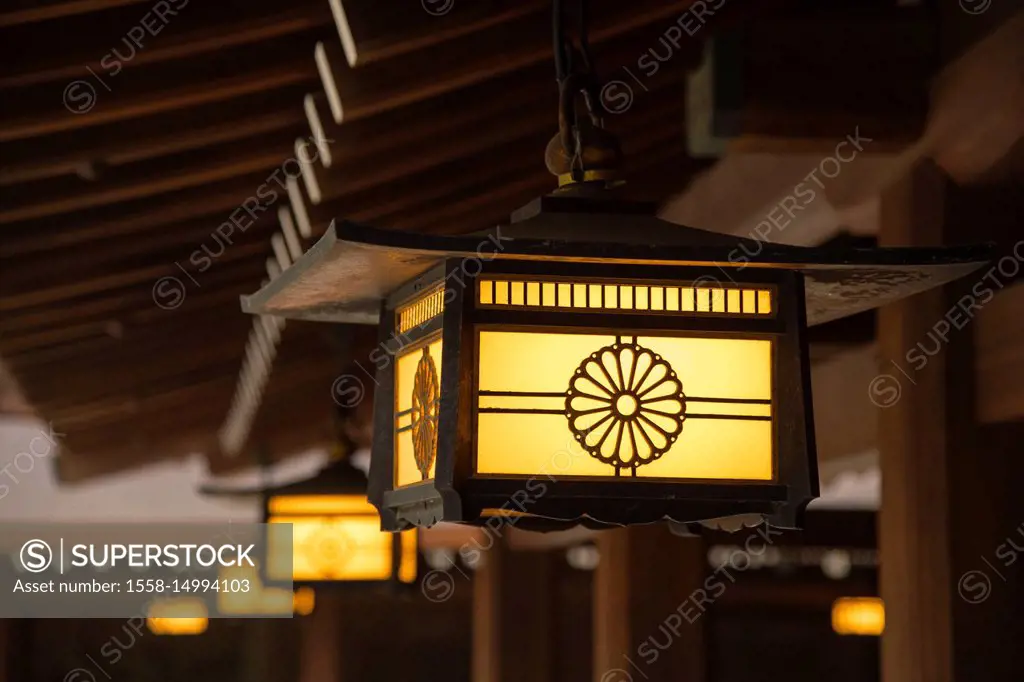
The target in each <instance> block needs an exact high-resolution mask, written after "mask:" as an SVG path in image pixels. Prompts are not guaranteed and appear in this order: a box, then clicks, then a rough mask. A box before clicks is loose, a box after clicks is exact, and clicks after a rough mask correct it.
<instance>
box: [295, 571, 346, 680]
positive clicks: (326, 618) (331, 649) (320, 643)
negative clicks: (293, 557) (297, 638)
mask: <svg viewBox="0 0 1024 682" xmlns="http://www.w3.org/2000/svg"><path fill="white" fill-rule="evenodd" d="M341 619H342V607H341V595H340V594H338V593H337V592H333V593H332V592H331V591H330V590H320V591H318V592H317V594H316V609H314V611H313V613H311V614H310V615H309V616H306V617H305V618H304V619H303V620H304V622H303V623H302V625H303V629H302V644H301V647H300V652H301V653H300V654H299V678H298V682H341V680H342V655H341V652H342V641H341V635H342V633H341V629H342V628H341Z"/></svg>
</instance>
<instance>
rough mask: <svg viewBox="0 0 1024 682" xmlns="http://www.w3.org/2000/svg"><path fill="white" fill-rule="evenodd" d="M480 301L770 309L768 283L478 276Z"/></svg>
mask: <svg viewBox="0 0 1024 682" xmlns="http://www.w3.org/2000/svg"><path fill="white" fill-rule="evenodd" d="M477 292H478V295H477V303H478V304H479V305H480V306H481V307H490V306H524V307H530V308H585V309H588V310H620V311H629V312H649V311H653V312H667V313H693V312H697V313H709V314H715V315H723V314H729V315H732V314H735V315H771V314H772V294H771V291H770V290H768V289H748V288H736V287H728V288H726V287H713V286H699V287H696V288H695V287H691V286H676V285H660V284H618V283H616V284H609V283H606V282H593V283H591V282H586V283H583V282H537V281H523V280H509V279H482V280H480V281H479V284H478V288H477Z"/></svg>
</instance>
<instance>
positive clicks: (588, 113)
mask: <svg viewBox="0 0 1024 682" xmlns="http://www.w3.org/2000/svg"><path fill="white" fill-rule="evenodd" d="M587 1H588V0H577V7H578V12H577V16H576V19H577V21H576V23H577V35H576V42H575V43H574V42H573V41H572V39H571V38H570V37H569V35H568V33H567V31H566V24H567V21H566V18H567V17H566V12H565V6H564V4H563V1H562V0H553V11H552V28H553V31H552V33H553V43H554V52H555V77H556V79H557V82H558V135H556V136H555V137H554V138H552V140H551V142H549V143H548V147H547V151H546V153H545V162H546V164H547V167H548V170H549V171H550V172H551V173H552V174H553V175H555V176H557V177H558V184H559V187H560V188H564V189H569V188H570V187H579V186H581V185H583V184H584V183H586V185H587V186H594V185H597V186H600V187H607V186H610V185H612V184H616V180H617V178H618V170H619V168H620V167H621V165H622V152H621V151H620V149H619V143H618V140H616V139H615V137H614V136H613V135H612V134H611V133H609V132H608V131H607V130H605V129H604V121H603V119H602V117H601V115H600V114H601V113H603V111H604V109H603V106H602V104H601V97H600V95H601V81H600V79H599V78H598V77H597V74H596V73H595V72H594V68H593V58H592V57H591V54H590V43H589V41H588V38H587V29H588V21H589V13H588V11H587V9H588V8H587Z"/></svg>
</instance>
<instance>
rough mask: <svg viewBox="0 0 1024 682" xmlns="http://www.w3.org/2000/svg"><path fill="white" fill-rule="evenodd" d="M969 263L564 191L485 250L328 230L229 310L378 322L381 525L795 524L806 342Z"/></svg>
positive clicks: (482, 240)
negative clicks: (799, 242)
mask: <svg viewBox="0 0 1024 682" xmlns="http://www.w3.org/2000/svg"><path fill="white" fill-rule="evenodd" d="M738 253H745V254H748V257H747V258H745V259H744V260H743V261H742V262H740V261H739V260H738V259H737V258H736V255H737V254H738ZM755 254H756V255H755ZM986 255H987V249H986V248H981V247H978V248H975V247H964V248H958V249H939V248H935V249H904V248H895V249H892V248H890V249H851V250H846V251H840V250H836V249H817V248H806V247H796V246H785V245H777V244H761V243H757V242H754V241H753V240H748V239H739V238H736V237H732V236H727V235H720V234H715V233H710V232H705V231H702V230H697V229H693V228H688V227H683V226H680V225H675V224H671V223H668V222H665V221H662V220H660V219H658V218H656V217H654V216H653V215H651V214H650V213H644V212H642V210H641V209H640V208H639V207H637V206H634V205H623V204H620V203H617V202H613V201H608V200H601V199H595V198H589V197H585V196H573V195H560V196H548V197H544V198H542V199H540V200H538V201H536V202H534V203H533V204H531V205H530V206H528V207H527V208H526V209H524V210H522V211H520V212H518V213H517V214H515V215H514V216H513V218H512V221H511V223H510V225H508V226H505V227H501V228H499V229H496V230H493V231H491V232H489V233H486V234H484V235H481V236H462V237H446V236H427V235H416V234H404V233H394V232H387V231H382V230H375V229H371V228H368V227H364V226H361V225H356V224H353V223H348V222H344V221H337V222H336V223H335V224H334V226H333V227H332V228H331V229H330V231H329V232H328V233H327V235H325V237H324V238H323V239H322V240H321V241H320V242H319V243H318V244H317V245H316V246H315V247H314V248H313V249H311V250H310V252H309V253H307V254H306V255H305V256H303V257H302V258H301V259H299V261H298V262H297V263H296V264H295V265H293V266H292V268H291V269H289V271H287V272H286V273H284V275H282V276H281V277H279V278H278V279H276V280H275V281H274V282H273V283H271V284H269V285H267V286H266V287H265V288H264V289H263V290H261V291H260V292H258V293H257V294H255V295H253V296H250V297H247V298H245V299H243V307H244V309H245V310H246V311H248V312H251V313H258V314H269V315H279V316H282V317H291V318H298V319H320V320H324V319H327V320H331V321H336V322H342V321H344V322H371V323H372V322H376V323H379V325H380V338H381V346H380V348H379V349H377V350H376V351H374V352H373V353H371V354H370V357H369V358H368V362H371V363H373V364H375V366H376V383H377V386H378V388H377V394H376V403H375V407H374V409H375V417H374V420H375V430H374V440H373V457H372V469H371V485H370V497H371V500H372V501H373V502H374V504H376V505H377V507H378V509H379V510H380V513H381V518H382V519H383V522H384V527H385V528H386V529H389V530H397V529H401V528H406V527H408V526H409V525H422V526H429V525H431V524H433V523H436V522H438V521H458V522H470V523H481V522H483V521H484V520H485V519H486V518H488V517H491V516H513V517H516V518H517V519H519V521H517V522H518V523H524V521H529V520H530V519H536V518H538V517H539V518H542V519H547V520H559V521H562V522H576V521H577V520H580V519H589V520H591V521H596V522H599V523H610V524H630V523H644V522H652V521H656V520H660V519H663V518H669V519H672V520H675V521H680V522H690V521H698V520H707V519H716V518H720V517H728V516H736V515H746V514H751V515H763V516H768V517H769V518H770V520H771V521H772V523H773V524H776V525H780V526H784V527H791V526H795V525H798V513H799V512H800V511H801V510H802V509H803V507H804V506H805V505H806V504H807V503H808V502H809V501H810V500H811V499H812V498H814V497H815V496H816V495H817V493H818V481H817V470H816V459H815V449H814V431H813V420H812V415H811V395H810V380H809V364H808V359H807V327H808V325H814V324H820V323H823V322H828V321H830V320H835V319H838V318H841V317H844V316H846V315H850V314H854V313H857V312H861V311H864V310H868V309H871V308H875V307H877V306H880V305H884V304H886V303H890V302H892V301H895V300H897V299H900V298H903V297H905V296H909V295H912V294H914V293H917V292H920V291H924V290H926V289H929V288H931V287H934V286H937V285H939V284H942V283H944V282H947V281H950V280H952V279H954V278H956V277H959V276H961V275H963V274H966V273H967V272H970V271H971V270H973V269H975V268H976V267H978V265H980V263H981V262H983V261H984V259H985V257H986ZM524 517H525V518H524ZM527 525H528V524H527ZM537 525H544V526H546V527H551V524H548V523H544V524H537Z"/></svg>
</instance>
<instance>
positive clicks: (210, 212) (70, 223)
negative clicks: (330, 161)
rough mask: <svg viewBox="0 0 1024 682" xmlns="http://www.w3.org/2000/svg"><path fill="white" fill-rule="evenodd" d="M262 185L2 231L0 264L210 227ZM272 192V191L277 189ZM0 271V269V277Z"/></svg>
mask: <svg viewBox="0 0 1024 682" xmlns="http://www.w3.org/2000/svg"><path fill="white" fill-rule="evenodd" d="M266 180H267V174H266V173H253V174H251V175H249V176H247V177H245V178H238V179H234V180H228V181H223V182H217V183H210V184H209V186H206V187H196V188H190V189H187V190H182V191H178V192H168V193H167V194H164V195H161V196H157V197H152V198H149V199H145V200H136V201H131V202H124V203H121V204H118V205H116V206H102V207H98V208H95V209H88V210H84V211H82V212H80V213H76V214H75V215H71V216H59V217H55V218H50V219H46V220H36V221H29V222H25V223H19V224H16V225H10V226H7V227H5V228H3V233H4V238H3V239H2V240H0V263H3V264H4V267H9V266H10V263H6V262H5V261H16V260H17V259H19V258H21V257H22V256H24V255H26V254H30V253H40V252H52V253H54V254H55V255H57V256H58V257H59V256H60V255H61V254H60V253H59V252H60V251H61V250H63V249H67V254H66V255H71V256H72V257H73V256H74V254H76V253H78V252H79V251H78V249H80V248H81V247H82V246H83V245H84V244H86V243H88V242H91V241H96V240H102V239H123V238H126V237H129V236H130V235H133V234H135V233H138V232H146V231H153V230H158V229H163V228H164V227H165V226H167V225H172V224H175V223H179V222H184V221H187V220H199V219H208V220H209V221H210V222H211V224H212V225H213V227H216V226H217V225H219V224H220V223H221V222H223V221H224V220H228V219H229V218H230V213H231V211H232V210H234V209H236V208H238V207H239V206H240V205H241V202H242V201H244V200H245V198H246V197H249V196H251V195H252V193H253V192H254V191H255V190H256V189H258V188H259V186H260V185H261V184H262V183H265V182H266ZM272 187H273V188H274V189H275V191H277V189H278V188H277V185H272ZM281 194H283V192H282V193H281ZM276 200H279V197H275V201H276ZM3 271H4V270H3V269H2V268H0V275H2V273H3Z"/></svg>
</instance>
